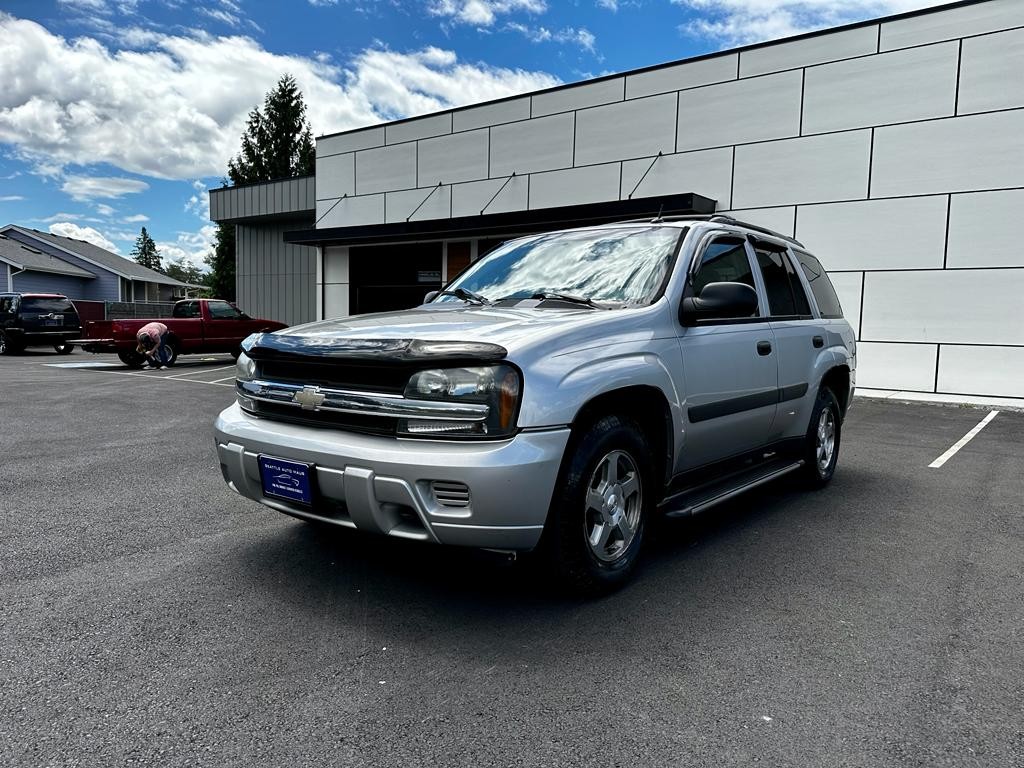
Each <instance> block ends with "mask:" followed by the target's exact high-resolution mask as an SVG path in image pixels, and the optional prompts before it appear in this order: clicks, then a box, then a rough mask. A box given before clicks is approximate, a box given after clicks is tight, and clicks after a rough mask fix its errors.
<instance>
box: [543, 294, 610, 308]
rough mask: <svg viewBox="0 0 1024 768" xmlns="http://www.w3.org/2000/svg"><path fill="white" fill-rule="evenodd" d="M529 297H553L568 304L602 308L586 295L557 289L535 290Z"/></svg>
mask: <svg viewBox="0 0 1024 768" xmlns="http://www.w3.org/2000/svg"><path fill="white" fill-rule="evenodd" d="M530 298H531V299H555V300H558V301H566V302H568V303H570V304H583V305H584V306H587V307H593V308H594V309H603V307H601V306H599V305H598V304H596V303H595V302H594V300H593V299H591V298H590V297H588V296H573V295H572V294H571V293H559V292H558V291H537V293H535V294H533V295H532V296H530Z"/></svg>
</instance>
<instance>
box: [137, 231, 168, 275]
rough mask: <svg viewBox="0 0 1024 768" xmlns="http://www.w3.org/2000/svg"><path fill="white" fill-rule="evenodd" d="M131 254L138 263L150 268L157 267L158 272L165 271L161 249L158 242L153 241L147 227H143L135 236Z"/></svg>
mask: <svg viewBox="0 0 1024 768" xmlns="http://www.w3.org/2000/svg"><path fill="white" fill-rule="evenodd" d="M131 256H132V258H133V259H135V262H136V263H137V264H141V265H142V266H144V267H147V268H149V269H155V270H156V271H157V272H163V271H164V270H163V266H162V265H161V264H160V251H159V250H157V247H156V243H154V242H153V238H152V237H150V236H149V232H147V231H146V228H145V227H143V228H142V232H140V233H139V236H138V237H137V238H135V247H134V248H132V253H131Z"/></svg>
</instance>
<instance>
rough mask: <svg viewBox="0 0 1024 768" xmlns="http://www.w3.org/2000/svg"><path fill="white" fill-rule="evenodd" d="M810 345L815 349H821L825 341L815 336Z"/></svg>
mask: <svg viewBox="0 0 1024 768" xmlns="http://www.w3.org/2000/svg"><path fill="white" fill-rule="evenodd" d="M811 343H812V344H814V346H815V348H816V349H821V348H822V347H824V346H825V339H824V338H822V337H821V336H815V337H814V338H813V339H811Z"/></svg>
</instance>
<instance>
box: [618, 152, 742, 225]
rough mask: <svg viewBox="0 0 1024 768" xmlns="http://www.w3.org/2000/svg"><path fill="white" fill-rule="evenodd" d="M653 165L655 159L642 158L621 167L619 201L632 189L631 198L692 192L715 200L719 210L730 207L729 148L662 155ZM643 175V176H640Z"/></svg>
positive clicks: (730, 171)
mask: <svg viewBox="0 0 1024 768" xmlns="http://www.w3.org/2000/svg"><path fill="white" fill-rule="evenodd" d="M652 161H654V158H644V159H643V160H630V161H628V162H625V163H623V164H622V189H621V190H620V193H619V194H620V197H621V199H623V200H625V199H626V198H627V197H629V194H630V193H631V192H633V188H634V187H636V191H635V192H633V196H634V197H652V196H654V195H670V194H674V193H676V192H682V191H693V192H698V193H700V194H702V195H704V196H705V197H710V198H711V199H712V200H717V201H718V207H719V209H720V210H721V209H724V208H728V207H729V198H730V197H731V195H732V148H731V147H723V148H721V149H705V150H701V151H699V152H683V153H681V154H678V155H665V156H664V157H661V158H658V160H657V161H654V164H653V165H652V164H651V163H652ZM648 168H649V169H650V171H648ZM645 172H646V173H647V175H646V176H644V175H643V174H644V173H645ZM641 176H643V181H642V182H640V177H641ZM637 182H640V186H639V187H637V186H636V185H637Z"/></svg>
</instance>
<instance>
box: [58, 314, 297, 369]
mask: <svg viewBox="0 0 1024 768" xmlns="http://www.w3.org/2000/svg"><path fill="white" fill-rule="evenodd" d="M154 321H156V322H158V323H163V324H164V325H166V326H167V346H168V347H169V352H170V359H169V360H168V361H167V365H174V361H175V360H176V359H177V357H178V355H190V354H197V353H208V352H230V353H231V354H232V355H234V356H235V357H237V356H238V352H239V346H238V345H239V344H241V343H242V340H243V339H244V338H245V337H246V336H248V335H249V334H250V333H259V332H266V331H279V330H281V329H282V328H286V327H287V326H286V325H285V324H284V323H278V322H275V321H273V320H257V319H254V318H251V317H249V316H248V315H247V314H245V313H244V312H242V311H240V310H239V309H238V308H237V307H235V306H234V305H233V304H229V303H228V302H226V301H224V300H222V299H183V300H182V301H179V302H178V303H176V304H175V305H174V311H173V312H172V313H171V316H170V317H166V318H165V317H157V318H152V319H148V320H99V321H93V322H91V323H87V324H86V327H85V338H84V339H81V343H82V349H84V350H85V351H86V352H116V353H117V356H118V357H119V358H121V362H122V363H124V364H125V365H127V366H129V367H131V368H141V367H142V366H143V365H144V364H145V362H146V359H145V358H144V357H143V356H142V355H140V354H138V353H137V352H136V351H135V347H136V344H137V342H136V339H135V336H136V334H137V333H138V332H139V329H140V328H141V327H142V326H144V325H145V324H146V323H152V322H154ZM76 343H78V342H76Z"/></svg>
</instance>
